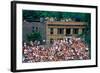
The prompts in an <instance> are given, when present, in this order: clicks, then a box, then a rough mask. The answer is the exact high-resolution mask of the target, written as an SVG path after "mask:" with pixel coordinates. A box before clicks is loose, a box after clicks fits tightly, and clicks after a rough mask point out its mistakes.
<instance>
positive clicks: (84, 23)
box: [46, 21, 87, 25]
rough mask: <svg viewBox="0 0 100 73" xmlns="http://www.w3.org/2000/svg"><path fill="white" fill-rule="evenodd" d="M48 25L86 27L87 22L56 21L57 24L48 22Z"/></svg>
mask: <svg viewBox="0 0 100 73" xmlns="http://www.w3.org/2000/svg"><path fill="white" fill-rule="evenodd" d="M46 24H48V25H54V24H55V25H86V24H87V23H86V22H75V21H73V22H60V21H56V22H46Z"/></svg>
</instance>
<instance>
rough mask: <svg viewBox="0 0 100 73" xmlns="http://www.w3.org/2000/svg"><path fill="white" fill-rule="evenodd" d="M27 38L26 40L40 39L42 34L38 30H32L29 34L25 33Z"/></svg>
mask: <svg viewBox="0 0 100 73" xmlns="http://www.w3.org/2000/svg"><path fill="white" fill-rule="evenodd" d="M27 40H28V41H35V40H37V41H41V40H42V36H41V34H40V32H32V33H31V34H29V35H27Z"/></svg>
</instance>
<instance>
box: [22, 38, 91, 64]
mask: <svg viewBox="0 0 100 73" xmlns="http://www.w3.org/2000/svg"><path fill="white" fill-rule="evenodd" d="M89 54H90V51H89V47H88V45H87V44H86V43H85V42H84V41H83V40H81V39H80V38H68V39H64V40H54V41H53V43H52V44H51V45H50V46H48V47H47V46H46V47H45V45H41V44H40V43H39V42H37V41H35V42H32V41H31V42H30V43H25V42H24V43H23V58H22V59H23V60H22V61H23V63H34V62H48V61H68V60H86V59H90V56H89Z"/></svg>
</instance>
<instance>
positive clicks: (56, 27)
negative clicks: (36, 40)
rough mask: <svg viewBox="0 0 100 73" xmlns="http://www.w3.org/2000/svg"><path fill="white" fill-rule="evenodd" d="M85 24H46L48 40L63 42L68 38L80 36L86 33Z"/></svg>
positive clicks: (50, 41)
mask: <svg viewBox="0 0 100 73" xmlns="http://www.w3.org/2000/svg"><path fill="white" fill-rule="evenodd" d="M86 25H87V24H86V23H85V22H73V21H72V22H61V21H60V22H46V40H47V41H48V43H52V41H53V40H63V39H66V37H71V36H78V35H79V34H81V33H83V32H84V29H85V27H86Z"/></svg>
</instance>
